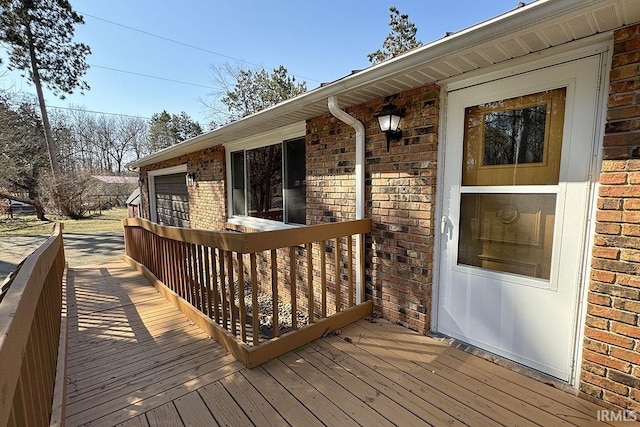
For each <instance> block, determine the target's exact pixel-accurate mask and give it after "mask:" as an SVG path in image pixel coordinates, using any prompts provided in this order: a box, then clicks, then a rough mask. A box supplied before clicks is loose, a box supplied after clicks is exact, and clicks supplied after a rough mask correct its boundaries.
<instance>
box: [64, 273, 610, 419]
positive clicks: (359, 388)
mask: <svg viewBox="0 0 640 427" xmlns="http://www.w3.org/2000/svg"><path fill="white" fill-rule="evenodd" d="M67 295H68V307H69V333H70V335H69V350H68V359H69V361H68V374H67V407H66V417H67V418H66V423H67V425H68V426H76V425H85V424H88V425H101V426H103V425H104V426H112V425H126V426H156V425H176V426H181V425H185V426H214V425H229V426H244V425H257V426H263V425H292V426H299V425H304V426H305V427H309V426H316V425H318V426H319V425H334V426H348V425H362V426H370V425H402V426H412V425H416V426H417V425H437V426H457V425H471V426H497V425H521V426H524V425H542V426H590V425H604V424H602V423H598V422H596V414H597V410H598V409H600V408H599V407H598V406H596V405H594V404H592V403H589V402H587V401H585V400H582V399H579V398H577V397H575V396H573V395H570V394H567V393H565V392H563V391H561V390H559V389H556V388H553V387H551V386H548V385H546V384H544V383H541V382H538V381H535V380H532V379H530V378H527V377H525V376H523V375H521V374H518V373H516V372H513V371H510V370H507V369H505V368H502V367H500V366H498V365H495V364H493V363H490V362H488V361H486V360H483V359H481V358H478V357H476V356H473V355H470V354H468V353H465V352H462V351H460V350H457V349H455V348H452V347H449V346H447V345H446V344H444V343H442V342H440V341H437V340H434V339H431V338H428V337H425V336H422V335H420V334H417V333H415V332H412V331H409V330H407V329H405V328H402V327H400V326H397V325H392V324H389V323H388V322H384V321H376V322H375V323H371V322H367V321H359V322H357V323H355V324H353V325H351V326H349V327H347V328H345V329H343V330H342V331H341V334H339V335H332V336H328V337H325V338H322V339H319V340H316V341H314V342H313V343H311V344H309V345H307V346H304V347H302V348H299V349H297V350H296V351H293V352H290V353H287V354H285V355H283V356H281V357H279V358H278V359H275V360H272V361H270V362H268V363H266V364H264V365H262V367H259V368H255V369H251V370H250V369H246V368H244V367H243V366H242V365H241V364H240V363H239V362H237V361H235V360H234V359H233V357H232V356H231V355H230V354H228V353H226V352H225V350H223V349H222V347H220V346H219V345H218V344H217V343H216V342H214V341H213V340H212V339H210V338H209V337H207V336H206V335H205V334H204V333H202V332H201V331H200V330H199V329H198V328H197V327H196V326H195V325H194V324H192V323H190V322H189V321H188V320H187V318H186V317H184V316H183V315H182V314H181V313H180V312H179V311H178V310H177V309H175V308H174V307H173V306H172V305H171V304H169V303H167V302H165V300H164V299H163V298H162V297H161V296H160V295H159V294H158V292H157V291H156V290H155V288H153V287H152V286H151V285H149V284H148V282H147V281H146V279H145V278H144V277H143V276H142V275H140V274H139V273H137V272H134V271H133V270H131V269H130V268H129V267H128V266H126V265H125V264H124V263H123V264H117V265H110V266H105V267H102V268H84V269H77V268H76V269H71V270H70V271H69V278H68V293H67Z"/></svg>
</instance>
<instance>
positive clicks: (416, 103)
mask: <svg viewBox="0 0 640 427" xmlns="http://www.w3.org/2000/svg"><path fill="white" fill-rule="evenodd" d="M439 96H440V91H439V88H438V86H436V85H431V86H427V87H420V88H417V89H413V90H410V91H407V92H403V93H400V94H398V95H396V96H393V97H391V98H387V99H385V100H382V99H379V100H376V101H372V102H369V103H366V104H362V105H358V106H355V107H352V108H348V109H346V111H347V112H348V113H349V114H351V115H352V116H354V117H355V118H356V119H358V120H360V121H361V122H362V123H363V124H364V127H365V129H366V132H365V133H366V155H365V159H366V160H365V165H366V166H365V174H366V177H365V183H366V196H365V200H366V212H365V215H366V216H367V217H370V218H372V220H373V231H372V233H371V235H370V236H368V238H367V244H366V275H367V279H366V282H367V294H368V297H369V298H372V299H373V301H374V304H375V307H376V309H377V310H380V311H381V312H382V313H383V314H384V316H385V317H386V318H387V319H389V320H391V321H397V322H400V323H403V324H405V325H407V326H408V327H410V328H412V329H415V330H418V331H421V332H425V331H427V330H428V329H429V320H430V315H431V282H432V277H433V276H432V271H433V243H434V241H433V239H434V238H433V234H434V233H433V224H434V211H435V185H436V182H435V178H436V156H437V141H438V120H439V115H438V114H439ZM388 101H392V102H393V103H395V104H396V105H397V106H398V107H400V108H403V109H404V110H405V116H404V117H403V119H402V122H401V127H402V128H403V129H404V134H403V137H402V140H401V141H397V142H392V143H391V150H390V151H389V152H387V143H386V137H385V136H384V134H381V132H380V130H379V127H378V123H377V120H376V118H375V117H374V116H375V114H376V113H377V112H378V111H379V110H380V108H381V107H382V105H383V103H384V102H388ZM354 168H355V131H354V130H353V129H352V128H351V127H350V126H348V125H346V124H344V123H342V122H340V121H339V120H338V119H336V118H335V117H333V116H331V115H326V116H322V117H317V118H314V119H312V120H310V121H309V123H308V125H307V175H308V180H307V222H308V223H309V224H317V223H322V222H332V221H340V220H346V219H354V218H355V174H354Z"/></svg>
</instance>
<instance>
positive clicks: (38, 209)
mask: <svg viewBox="0 0 640 427" xmlns="http://www.w3.org/2000/svg"><path fill="white" fill-rule="evenodd" d="M0 198H3V199H9V200H15V201H16V202H20V203H26V204H27V205H31V206H33V209H35V211H36V217H38V219H39V220H40V221H49V220H48V219H47V218H46V217H45V213H44V207H43V206H42V203H40V200H38V199H37V198H35V199H33V200H32V199H24V198H22V197H17V196H14V195H13V194H9V193H3V192H1V191H0Z"/></svg>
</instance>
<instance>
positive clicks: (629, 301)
mask: <svg viewBox="0 0 640 427" xmlns="http://www.w3.org/2000/svg"><path fill="white" fill-rule="evenodd" d="M614 37H615V44H614V55H613V62H612V67H611V74H610V85H609V92H610V93H609V99H608V109H607V125H606V130H605V137H604V147H603V164H602V171H601V174H600V191H599V198H598V201H597V203H598V205H597V209H598V210H597V213H596V236H595V241H594V247H593V255H592V263H591V267H592V272H591V281H590V287H589V295H588V306H587V317H586V327H585V336H584V352H583V363H582V372H581V378H580V379H581V382H580V391H581V392H583V393H585V394H587V395H589V396H592V397H595V398H597V399H602V400H604V401H606V402H608V403H611V404H615V405H618V406H621V407H623V408H628V409H630V410H635V411H640V324H639V321H640V314H639V313H640V25H635V26H632V27H628V28H625V29H622V30H619V31H616V33H615V36H614Z"/></svg>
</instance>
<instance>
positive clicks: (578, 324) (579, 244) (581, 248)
mask: <svg viewBox="0 0 640 427" xmlns="http://www.w3.org/2000/svg"><path fill="white" fill-rule="evenodd" d="M598 50H599V52H601V51H602V47H601V46H600V47H599V49H598ZM605 51H606V49H605ZM590 52H591V53H592V54H591V55H589V56H597V57H598V58H597V61H599V62H598V78H597V83H594V84H599V85H601V82H602V74H603V73H602V72H601V70H602V63H603V62H605V61H602V59H601V57H602V56H603V55H601V54H598V55H593V50H590ZM564 59H565V60H564V61H563V63H565V64H566V63H567V60H566V58H564ZM578 59H585V58H578ZM578 59H577V60H578ZM571 62H575V61H571ZM520 67H521V66H520ZM532 68H534V69H535V68H536V67H532ZM542 68H546V66H543V67H542ZM554 68H556V67H554ZM506 74H508V73H506ZM515 74H516V75H517V74H523V73H515ZM512 75H513V74H512ZM499 80H503V79H499ZM569 80H570V79H569ZM488 81H496V80H495V79H491V78H489V79H488ZM558 83H562V82H560V81H559V80H556V81H555V82H551V83H550V84H549V88H551V87H557V86H558ZM565 83H568V84H569V85H571V82H569V81H567V82H565ZM479 84H480V83H479V82H478V80H477V78H474V79H473V82H472V84H471V86H476V85H479ZM463 86H464V85H462V84H460V83H457V84H456V85H455V87H456V90H455V91H457V90H461V89H464V87H463ZM497 87H498V86H493V88H497ZM447 89H448V88H444V90H443V91H442V93H441V97H442V102H441V106H442V110H441V111H442V113H441V141H444V143H441V144H440V148H439V157H438V159H439V161H438V168H439V170H438V182H439V185H438V189H437V191H438V193H439V194H438V198H437V200H438V201H439V203H438V205H437V207H436V214H437V216H436V218H437V219H439V218H441V217H442V215H443V212H444V208H445V205H444V204H445V194H444V193H445V191H444V190H445V189H444V185H445V183H444V176H445V164H446V162H447V159H446V151H447V147H446V145H445V144H446V143H447V141H446V140H447V137H450V135H446V133H447V120H448V119H449V117H448V113H449V106H448V97H449V94H450V93H451V91H448V90H447ZM521 89H522V90H521V94H525V93H528V92H533V91H535V90H538V89H544V84H543V85H540V84H538V85H532V86H531V87H526V88H521ZM600 92H602V91H600ZM506 95H508V96H517V92H514V91H513V90H511V89H508V90H505V96H506ZM570 96H571V97H572V98H573V99H574V103H575V105H577V106H580V102H581V101H580V93H575V90H574V91H573V93H571V94H569V93H568V94H567V99H568V101H567V102H568V104H569V97H570ZM497 97H501V94H497ZM596 97H597V98H596V99H595V101H596V105H594V106H593V109H594V110H595V113H594V115H593V117H592V118H586V119H585V118H584V116H580V117H574V116H575V113H574V111H573V108H567V117H566V119H565V128H566V127H567V126H571V121H572V120H580V122H582V121H583V120H584V122H586V123H594V124H593V126H594V128H593V129H592V131H593V132H591V133H592V134H593V135H594V137H595V139H594V140H593V141H592V143H591V144H590V145H589V146H590V147H593V151H592V152H587V151H586V150H584V146H583V147H582V152H579V151H576V150H575V147H574V149H573V150H572V152H571V154H570V155H569V156H566V157H565V159H563V163H562V166H561V169H562V172H561V175H562V176H564V177H566V179H565V181H566V182H568V183H572V182H574V181H575V182H577V183H578V185H579V186H580V188H581V190H580V191H584V188H583V187H584V186H585V185H586V186H587V189H586V190H587V193H588V197H586V200H585V201H584V215H585V230H584V232H583V233H581V234H582V236H581V239H579V240H577V241H575V242H566V243H565V242H563V243H564V244H565V245H566V244H571V245H572V250H575V251H578V252H579V253H580V254H588V247H589V245H588V243H587V242H589V241H591V239H589V238H590V237H592V233H593V227H592V226H591V225H590V223H587V222H586V220H587V219H589V218H586V217H587V216H588V215H587V214H588V213H591V212H592V209H593V204H594V203H595V201H594V200H595V199H594V198H593V196H592V194H593V189H592V188H590V187H592V181H593V179H592V178H591V169H590V170H589V176H588V177H587V176H584V177H578V176H571V175H568V173H569V170H568V169H567V168H568V163H569V162H568V161H567V160H566V159H570V161H586V162H588V163H591V164H593V163H594V161H593V160H594V159H593V157H594V155H595V157H598V152H599V151H601V150H598V149H597V147H598V146H600V145H601V135H602V132H601V131H602V123H603V121H602V117H603V116H602V114H603V109H602V107H601V104H602V102H603V99H604V98H603V96H602V94H601V93H599V94H596ZM469 102H470V103H473V102H474V101H473V100H472V101H469ZM592 105H593V104H592ZM568 107H569V105H568ZM587 110H588V111H591V110H590V109H587ZM596 141H598V142H596ZM574 146H575V144H574ZM447 166H448V168H451V167H452V166H453V167H456V165H447ZM568 185H569V186H573V184H568ZM558 202H559V203H560V202H561V201H560V200H559V201H558ZM447 203H449V202H447ZM438 224H439V221H438ZM436 229H438V230H440V227H436ZM587 229H588V230H587ZM588 237H589V238H588ZM442 241H443V239H442V238H441V236H439V237H438V238H437V239H436V251H435V257H434V267H437V271H435V272H434V283H433V288H432V289H433V301H434V304H433V305H432V307H433V310H432V330H437V327H438V321H439V318H438V316H439V313H438V310H439V306H440V288H441V286H443V278H444V276H443V274H444V272H443V271H441V268H440V266H441V265H442V262H443V259H442V257H443V252H442V249H443V246H442V244H443V243H442ZM582 261H583V262H580V266H581V267H582V273H581V274H579V277H582V280H580V283H576V286H577V287H579V289H578V291H577V292H576V294H575V295H576V297H577V298H575V300H574V304H575V306H574V307H572V312H574V313H575V316H574V317H575V325H574V326H573V327H574V330H573V336H575V337H576V338H577V337H579V336H581V332H580V331H581V328H582V327H583V322H584V314H583V312H582V310H579V306H578V305H579V303H580V302H581V301H583V299H584V295H585V286H584V283H585V282H586V278H585V276H586V274H584V271H588V270H585V269H586V268H587V267H588V263H587V259H586V258H584V259H583V260H582ZM579 319H580V321H578V320H579ZM576 343H578V344H576ZM579 343H580V340H579V339H576V340H575V342H574V343H572V345H571V358H572V362H571V366H572V369H571V373H570V375H569V376H568V378H567V382H569V383H575V381H576V379H575V372H576V370H575V366H576V363H575V360H576V359H577V360H579V357H578V348H579V346H580V344H579Z"/></svg>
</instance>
